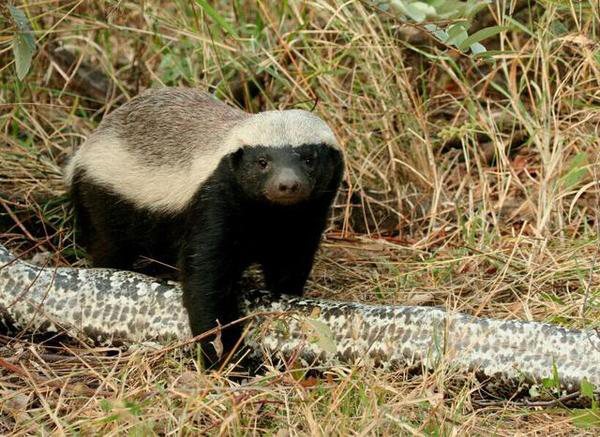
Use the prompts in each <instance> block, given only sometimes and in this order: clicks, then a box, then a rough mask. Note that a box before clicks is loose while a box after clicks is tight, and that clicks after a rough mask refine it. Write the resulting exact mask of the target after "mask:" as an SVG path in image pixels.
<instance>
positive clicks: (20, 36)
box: [8, 6, 35, 80]
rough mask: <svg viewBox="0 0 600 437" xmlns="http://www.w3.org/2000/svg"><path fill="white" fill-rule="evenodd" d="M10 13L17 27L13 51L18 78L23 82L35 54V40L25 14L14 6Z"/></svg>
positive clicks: (11, 7)
mask: <svg viewBox="0 0 600 437" xmlns="http://www.w3.org/2000/svg"><path fill="white" fill-rule="evenodd" d="M8 11H9V12H10V16H11V18H12V20H13V22H14V23H15V25H16V27H17V29H16V31H15V34H14V36H13V43H12V49H13V54H14V56H15V68H16V70H17V77H18V78H19V80H23V78H24V77H25V76H26V75H27V72H29V68H30V67H31V60H32V59H33V55H34V53H35V38H34V37H33V32H32V30H31V26H30V25H29V20H28V19H27V16H26V15H25V13H24V12H23V11H22V10H20V9H17V8H15V7H14V6H9V7H8Z"/></svg>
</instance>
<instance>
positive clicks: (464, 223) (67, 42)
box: [0, 0, 600, 436]
mask: <svg viewBox="0 0 600 437" xmlns="http://www.w3.org/2000/svg"><path fill="white" fill-rule="evenodd" d="M17 3H18V5H19V7H20V9H21V10H22V11H23V12H24V13H25V16H26V17H27V19H28V21H29V22H30V23H31V26H32V28H33V30H34V34H35V39H36V49H35V55H34V57H33V60H32V65H31V69H30V71H29V72H28V74H27V75H26V76H25V77H24V79H23V80H19V79H18V78H17V74H16V72H15V64H14V56H13V52H12V50H11V42H12V39H13V36H14V33H15V31H16V27H15V26H14V25H13V24H12V23H11V22H10V21H9V17H10V15H9V12H8V10H7V9H6V8H3V6H1V5H0V12H1V13H2V14H4V18H3V21H2V22H3V24H4V26H2V28H3V30H2V31H0V61H1V62H0V108H1V109H0V136H1V138H2V141H0V234H1V235H0V241H1V242H2V243H3V244H5V245H7V246H8V247H10V248H11V250H13V251H15V252H16V253H19V254H23V256H25V257H28V258H29V257H33V256H36V258H37V260H38V262H42V263H48V265H74V266H79V267H84V266H86V265H87V264H86V259H85V253H84V252H83V251H82V249H81V248H79V247H78V246H77V241H76V239H75V238H74V235H73V222H72V214H71V210H70V206H69V203H68V200H67V196H66V193H65V187H64V185H63V183H62V181H61V166H63V165H64V163H65V162H66V160H67V159H68V157H69V156H70V154H71V153H72V151H73V148H74V147H76V146H77V145H79V144H80V143H81V142H82V141H83V140H84V139H85V137H86V136H87V135H88V134H89V133H90V132H91V131H92V130H93V129H94V127H95V126H97V124H98V123H99V121H100V120H101V118H102V116H103V115H104V114H106V113H108V112H110V111H111V110H112V109H114V108H115V107H117V106H118V105H120V104H122V103H123V102H125V101H126V100H127V99H129V98H131V97H132V96H134V95H136V94H137V93H138V92H140V91H141V90H143V89H145V88H148V87H150V86H162V85H169V86H173V85H184V86H193V87H198V88H202V89H210V90H212V91H213V92H214V93H215V94H216V95H217V96H218V97H219V98H221V99H222V100H224V101H227V102H229V103H230V104H233V105H238V106H240V107H243V108H244V109H246V110H248V111H259V110H264V109H273V108H293V107H295V108H304V109H312V108H314V111H315V112H317V113H318V114H319V115H321V116H322V117H323V118H324V119H325V120H326V121H327V122H328V123H329V124H330V125H331V126H332V128H333V129H334V131H335V134H336V135H337V137H338V139H339V141H340V143H341V145H342V147H343V150H344V153H345V156H346V160H347V167H346V177H345V181H344V187H343V190H342V192H341V193H340V196H339V197H338V199H337V201H336V205H335V208H334V211H333V215H332V220H331V225H330V228H329V230H328V232H327V235H326V238H325V241H324V242H323V245H322V249H321V251H320V253H319V256H318V259H317V262H316V265H315V268H314V272H313V274H312V278H311V281H310V284H309V286H308V290H309V293H310V294H311V295H313V296H319V297H327V298H330V299H343V300H356V301H363V302H377V303H400V304H406V305H429V306H431V305H441V306H444V307H446V308H450V309H455V310H459V311H463V312H466V313H469V314H473V315H478V316H488V317H495V318H500V319H526V320H537V321H545V322H552V323H556V324H560V325H563V326H568V327H591V328H596V327H598V320H600V309H599V305H598V304H599V302H600V301H599V300H598V298H599V289H598V279H599V273H600V272H599V270H598V266H597V264H598V263H597V262H596V255H597V251H598V226H599V225H598V186H597V184H596V180H597V179H598V177H597V173H598V146H599V145H600V144H599V135H598V129H599V127H598V126H599V123H600V118H599V108H600V106H599V102H600V46H599V44H598V42H597V41H598V23H600V10H599V5H598V3H597V2H587V1H581V2H568V1H543V2H542V1H540V2H535V1H534V0H531V1H529V2H527V1H519V0H514V1H512V2H511V1H503V0H501V1H499V2H495V3H492V4H490V5H489V6H488V8H487V9H486V10H484V11H482V12H481V13H480V15H479V16H478V20H477V23H476V24H475V25H476V26H477V25H480V26H483V25H486V26H490V25H504V26H508V29H507V30H506V31H504V32H502V33H500V34H498V35H495V36H493V37H491V38H489V39H487V40H485V41H484V43H485V44H486V47H487V48H488V50H490V53H492V55H493V56H492V57H491V58H487V59H485V58H484V59H477V58H475V57H473V56H471V55H469V54H465V53H462V52H460V51H458V50H456V49H454V48H452V47H446V46H444V45H442V44H440V43H438V42H436V41H435V40H434V39H433V38H432V37H431V36H430V35H429V34H428V33H427V32H426V31H424V30H423V28H422V27H421V26H415V25H411V24H410V23H407V22H406V21H404V20H402V19H401V18H400V17H398V16H396V15H393V14H390V13H386V12H381V11H380V10H377V9H374V8H372V7H371V6H370V5H371V3H372V2H368V1H362V2H361V1H349V2H343V1H338V0H331V1H329V0H315V1H312V2H301V1H292V2H276V1H258V2H253V1H233V2H224V1H221V2H214V3H212V4H213V6H214V9H211V8H208V7H206V2H204V1H197V2H191V1H190V2H188V1H184V0H179V1H171V2H168V1H161V0H146V1H144V2H140V3H139V4H138V3H137V2H123V1H99V0H93V1H86V2H83V1H73V0H65V1H56V0H47V1H37V2H36V1H28V0H26V1H24V2H17ZM482 23H485V24H482ZM292 231H293V230H290V232H292ZM0 357H3V359H4V361H2V363H3V366H0V434H14V435H28V434H50V433H56V434H59V435H60V434H71V433H81V434H89V435H95V434H114V435H116V434H124V433H132V434H135V435H142V434H143V435H147V434H160V435H165V434H172V433H173V434H175V433H181V434H192V435H194V434H203V433H208V434H227V435H229V434H235V435H238V434H262V433H270V434H274V435H278V436H284V435H329V434H334V435H367V434H368V435H370V434H376V435H398V434H400V435H413V434H414V435H466V434H469V435H482V434H485V435H488V434H497V435H514V434H516V433H519V434H522V435H525V434H527V435H544V436H553V435H573V434H584V433H589V434H590V435H593V434H595V433H597V429H590V428H586V427H585V425H588V426H590V425H593V424H598V423H599V421H600V420H599V419H598V418H597V417H596V418H594V417H593V415H590V414H591V413H593V412H590V411H588V412H581V411H574V410H570V409H568V408H566V407H563V406H561V405H555V406H553V407H551V408H542V407H540V406H523V405H519V404H516V403H510V402H509V403H506V402H490V403H485V404H482V403H481V402H480V399H479V397H478V396H477V395H476V392H477V383H476V381H475V380H474V379H473V378H471V377H468V376H467V377H461V376H459V375H456V374H455V373H453V372H452V371H451V370H450V369H444V368H443V367H442V368H440V369H439V370H438V371H436V372H434V373H429V374H425V375H418V374H417V375H413V374H410V375H408V374H405V373H403V372H397V373H393V374H391V373H385V372H382V371H377V370H372V369H361V368H353V367H339V368H332V369H325V370H324V371H323V372H322V373H319V374H317V375H316V376H305V375H303V374H302V372H300V371H298V370H294V369H276V368H272V369H270V370H269V371H268V372H266V373H265V374H261V375H259V376H257V377H255V378H254V379H251V380H249V381H244V382H240V381H239V380H238V379H235V378H231V377H230V375H228V374H226V373H205V372H203V371H202V370H201V369H199V368H198V365H197V363H196V362H195V361H194V359H193V358H194V357H193V356H190V354H188V353H186V352H185V351H183V350H178V349H172V348H167V349H163V350H159V351H154V352H147V351H146V352H144V351H140V350H130V351H125V352H123V351H119V350H115V349H106V348H94V347H90V346H88V345H86V344H84V343H79V342H77V341H73V340H70V341H67V342H64V341H56V340H52V341H51V342H49V343H40V341H39V339H35V341H32V339H31V338H30V337H28V336H27V335H21V336H19V337H18V338H13V337H7V336H0ZM584 413H587V416H585V417H584V418H583V419H582V418H581V417H582V414H584Z"/></svg>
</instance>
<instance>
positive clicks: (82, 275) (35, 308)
mask: <svg viewBox="0 0 600 437" xmlns="http://www.w3.org/2000/svg"><path fill="white" fill-rule="evenodd" d="M240 305H241V311H242V314H244V315H245V316H246V319H245V323H246V326H247V329H246V330H245V335H244V336H243V345H244V347H246V348H247V349H248V350H249V351H251V353H252V354H255V355H256V356H257V357H259V356H260V357H263V359H264V357H265V356H266V355H268V356H270V357H275V358H279V359H281V360H288V361H289V360H290V359H294V360H299V363H301V364H302V365H305V366H307V367H317V366H337V365H340V366H361V367H379V368H383V369H408V370H413V369H414V370H418V371H421V372H423V371H435V370H436V369H440V368H442V367H440V366H446V367H445V368H447V369H450V370H453V371H454V370H455V371H456V374H457V375H463V374H466V375H474V376H475V379H476V381H477V382H478V383H480V384H481V385H480V387H481V390H482V391H483V392H484V394H486V395H490V396H492V397H494V398H498V397H501V399H516V398H517V397H518V396H520V397H524V398H525V399H526V400H527V401H528V402H529V401H531V400H533V401H535V400H539V399H553V400H557V399H558V400H559V401H560V399H568V400H570V401H572V402H574V403H575V404H577V403H584V404H585V403H586V402H587V403H589V401H590V398H589V390H588V395H587V397H586V396H584V395H583V394H582V393H583V392H584V390H582V387H583V385H582V384H585V385H586V387H588V388H589V387H591V388H592V393H593V395H592V396H595V397H598V395H599V391H598V388H599V387H600V337H599V336H598V334H597V333H596V331H594V330H593V329H587V330H579V329H568V328H565V327H562V326H558V325H554V324H549V323H541V322H535V321H522V320H498V319H493V318H481V317H475V316H472V315H469V314H465V313H461V312H456V311H450V310H445V309H443V308H440V307H427V306H401V305H374V304H365V303H357V302H342V301H332V300H326V299H317V298H310V297H297V296H286V295H279V296H274V295H272V294H270V293H269V292H266V291H261V290H250V291H248V292H247V293H245V294H244V295H243V297H242V299H241V304H240ZM0 325H1V326H4V327H5V328H10V329H11V330H17V331H27V332H32V333H65V334H68V335H71V336H75V337H78V338H85V339H86V341H90V342H92V343H94V344H101V345H109V344H110V345H134V344H138V345H143V344H159V345H160V344H165V343H168V342H170V341H187V340H190V339H191V338H192V334H191V331H190V328H189V326H188V315H187V313H186V311H185V309H184V307H183V305H182V291H181V287H180V285H179V284H178V283H177V282H174V281H166V280H159V279H157V278H154V277H149V276H145V275H143V274H139V273H135V272H130V271H121V270H114V269H106V268H75V267H48V266H45V267H42V266H38V265H34V264H31V263H28V262H26V261H23V260H21V259H19V258H17V257H16V256H15V255H13V254H12V253H11V252H10V251H9V250H7V249H6V248H5V247H4V246H2V245H0ZM265 354H266V355H265Z"/></svg>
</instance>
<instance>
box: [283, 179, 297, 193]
mask: <svg viewBox="0 0 600 437" xmlns="http://www.w3.org/2000/svg"><path fill="white" fill-rule="evenodd" d="M299 186H300V182H299V181H298V179H286V180H283V181H279V191H281V192H282V193H284V194H285V193H295V192H296V191H298V187H299Z"/></svg>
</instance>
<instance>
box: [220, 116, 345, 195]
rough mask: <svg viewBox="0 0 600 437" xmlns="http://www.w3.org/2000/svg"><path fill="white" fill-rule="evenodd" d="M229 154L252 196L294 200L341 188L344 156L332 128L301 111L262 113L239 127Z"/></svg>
mask: <svg viewBox="0 0 600 437" xmlns="http://www.w3.org/2000/svg"><path fill="white" fill-rule="evenodd" d="M229 141H232V142H233V144H234V145H235V147H237V150H236V151H235V152H234V153H232V154H231V155H230V157H229V159H230V163H231V168H232V170H233V173H234V175H235V178H236V180H237V181H238V186H239V187H240V188H241V189H242V191H243V192H244V193H245V194H246V196H248V197H250V198H252V199H255V200H259V201H264V202H268V203H272V204H276V205H294V204H298V203H302V202H303V201H306V200H309V199H313V198H317V197H319V196H321V195H323V194H326V193H331V192H332V191H334V192H335V191H336V190H337V188H338V185H339V182H340V179H341V175H342V169H343V158H342V154H341V153H340V151H339V148H338V145H337V142H336V140H335V137H334V135H333V132H332V131H331V129H330V128H329V127H328V126H327V125H326V124H325V122H323V121H322V120H321V119H320V118H318V117H316V116H315V115H313V114H311V113H310V112H306V111H301V110H288V111H269V112H262V113H260V114H257V115H255V116H253V117H251V118H249V119H248V120H247V121H245V122H244V123H241V124H240V125H238V126H236V127H235V128H234V129H233V130H232V134H231V136H230V137H229Z"/></svg>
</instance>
